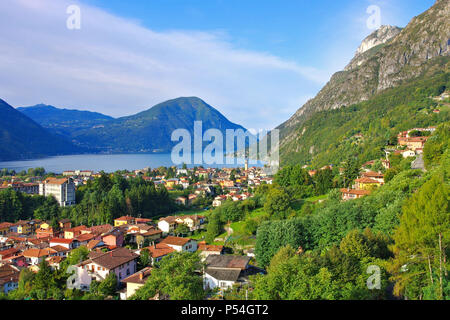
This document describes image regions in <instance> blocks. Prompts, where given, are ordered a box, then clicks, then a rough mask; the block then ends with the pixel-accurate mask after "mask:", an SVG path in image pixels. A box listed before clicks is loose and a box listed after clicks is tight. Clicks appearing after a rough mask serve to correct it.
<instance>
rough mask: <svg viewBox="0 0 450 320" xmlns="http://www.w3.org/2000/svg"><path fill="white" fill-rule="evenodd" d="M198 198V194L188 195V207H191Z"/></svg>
mask: <svg viewBox="0 0 450 320" xmlns="http://www.w3.org/2000/svg"><path fill="white" fill-rule="evenodd" d="M197 198H198V195H196V194H190V195H188V199H187V204H188V206H191V205H192V204H193V203H194V201H195V200H196V199H197Z"/></svg>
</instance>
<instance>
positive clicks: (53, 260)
mask: <svg viewBox="0 0 450 320" xmlns="http://www.w3.org/2000/svg"><path fill="white" fill-rule="evenodd" d="M65 259H66V258H65V257H61V256H52V257H48V258H47V259H45V260H46V261H47V263H48V265H49V266H50V268H52V270H59V268H60V266H61V262H63V261H64V260H65Z"/></svg>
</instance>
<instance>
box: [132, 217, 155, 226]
mask: <svg viewBox="0 0 450 320" xmlns="http://www.w3.org/2000/svg"><path fill="white" fill-rule="evenodd" d="M152 222H153V220H152V219H146V218H135V219H134V223H136V224H148V225H149V224H151V223H152Z"/></svg>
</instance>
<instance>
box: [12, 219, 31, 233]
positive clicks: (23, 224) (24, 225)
mask: <svg viewBox="0 0 450 320" xmlns="http://www.w3.org/2000/svg"><path fill="white" fill-rule="evenodd" d="M16 225H17V233H20V234H30V233H31V232H32V229H31V224H30V223H29V222H28V221H19V222H17V223H16Z"/></svg>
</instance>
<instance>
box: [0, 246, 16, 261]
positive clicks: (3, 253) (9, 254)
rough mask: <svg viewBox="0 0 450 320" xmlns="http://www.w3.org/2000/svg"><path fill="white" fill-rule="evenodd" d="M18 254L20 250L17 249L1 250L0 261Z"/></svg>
mask: <svg viewBox="0 0 450 320" xmlns="http://www.w3.org/2000/svg"><path fill="white" fill-rule="evenodd" d="M19 252H20V250H19V249H17V248H9V249H5V250H2V251H0V261H1V260H5V259H7V258H9V257H12V256H15V255H17V254H18V253H19Z"/></svg>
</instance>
